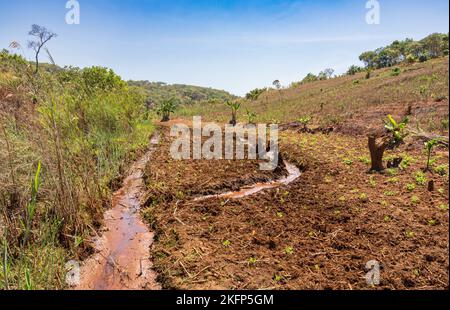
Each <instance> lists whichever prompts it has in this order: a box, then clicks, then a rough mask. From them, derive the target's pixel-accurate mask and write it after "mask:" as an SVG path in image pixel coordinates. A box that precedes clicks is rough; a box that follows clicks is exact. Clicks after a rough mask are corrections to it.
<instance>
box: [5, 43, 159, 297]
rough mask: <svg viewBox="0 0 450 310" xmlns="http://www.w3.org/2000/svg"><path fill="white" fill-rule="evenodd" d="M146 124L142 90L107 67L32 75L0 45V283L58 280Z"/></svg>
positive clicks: (84, 250)
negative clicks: (127, 82) (131, 85)
mask: <svg viewBox="0 0 450 310" xmlns="http://www.w3.org/2000/svg"><path fill="white" fill-rule="evenodd" d="M152 129H153V126H152V123H151V122H150V120H149V119H148V118H147V113H146V109H145V95H144V94H143V93H142V91H141V90H140V89H138V88H134V87H130V86H128V85H127V84H126V83H125V82H124V81H122V80H121V78H120V77H119V76H117V75H116V74H114V72H112V71H111V70H107V69H105V68H98V67H93V68H87V69H82V70H80V69H73V68H71V69H66V70H56V71H52V70H46V69H45V68H44V67H43V68H41V70H40V71H39V73H38V74H34V73H33V67H32V66H30V64H29V63H28V62H27V61H26V60H25V59H23V58H21V57H19V56H13V55H9V54H8V53H5V52H2V53H0V184H1V186H0V249H1V253H2V260H1V262H0V270H1V271H2V272H0V289H2V288H6V289H55V288H62V287H64V286H65V283H64V276H65V273H66V271H65V269H64V264H65V262H66V261H67V260H69V259H74V258H75V259H79V258H82V257H85V256H86V255H87V254H88V253H89V251H90V243H89V240H90V237H91V235H92V233H94V232H95V230H96V229H97V228H98V227H99V225H100V222H101V221H102V218H103V212H104V209H105V207H107V206H108V205H109V203H110V199H111V192H112V191H114V190H115V188H116V186H117V183H118V182H119V181H120V177H121V175H122V174H123V171H124V169H125V167H126V166H127V164H128V163H129V162H130V161H131V160H133V159H134V157H135V156H136V155H137V153H139V152H140V151H141V150H143V149H145V148H146V147H147V146H148V143H149V136H150V135H151V133H152Z"/></svg>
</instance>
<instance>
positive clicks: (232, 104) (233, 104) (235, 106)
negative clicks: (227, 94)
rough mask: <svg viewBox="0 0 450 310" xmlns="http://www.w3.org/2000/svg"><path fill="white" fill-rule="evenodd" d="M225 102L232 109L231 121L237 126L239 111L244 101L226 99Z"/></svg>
mask: <svg viewBox="0 0 450 310" xmlns="http://www.w3.org/2000/svg"><path fill="white" fill-rule="evenodd" d="M225 104H226V105H227V106H228V107H229V108H230V109H231V121H230V124H231V125H233V126H236V124H237V112H238V111H239V109H240V108H241V105H242V102H240V101H239V100H234V101H228V100H227V101H226V102H225Z"/></svg>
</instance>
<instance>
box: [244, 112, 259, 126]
mask: <svg viewBox="0 0 450 310" xmlns="http://www.w3.org/2000/svg"><path fill="white" fill-rule="evenodd" d="M245 112H246V115H247V122H248V123H249V124H254V123H255V120H256V113H254V112H252V111H250V110H248V109H246V111H245Z"/></svg>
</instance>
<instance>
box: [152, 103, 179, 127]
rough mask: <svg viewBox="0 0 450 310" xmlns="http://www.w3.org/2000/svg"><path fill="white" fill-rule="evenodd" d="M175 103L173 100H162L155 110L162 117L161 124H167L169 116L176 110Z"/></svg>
mask: <svg viewBox="0 0 450 310" xmlns="http://www.w3.org/2000/svg"><path fill="white" fill-rule="evenodd" d="M177 106H178V104H177V102H176V100H175V98H170V99H168V100H164V101H163V102H162V103H161V104H159V105H158V107H157V108H156V113H157V114H158V115H159V116H161V117H162V119H161V122H168V121H169V120H170V114H171V113H175V111H176V109H177Z"/></svg>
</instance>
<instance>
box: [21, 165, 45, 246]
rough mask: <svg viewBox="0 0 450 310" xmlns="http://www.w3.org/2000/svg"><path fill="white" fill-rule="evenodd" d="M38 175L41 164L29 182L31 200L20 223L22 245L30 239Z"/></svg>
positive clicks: (34, 212)
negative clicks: (22, 231) (22, 233)
mask: <svg viewBox="0 0 450 310" xmlns="http://www.w3.org/2000/svg"><path fill="white" fill-rule="evenodd" d="M40 174H41V162H39V163H38V167H37V170H36V173H35V175H34V178H33V180H32V182H31V199H30V201H29V202H28V204H27V205H26V210H25V220H23V221H22V227H23V229H24V237H23V244H26V243H27V242H28V238H29V237H30V233H31V229H32V225H33V219H34V215H35V214H36V205H37V198H38V191H39V185H40Z"/></svg>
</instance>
